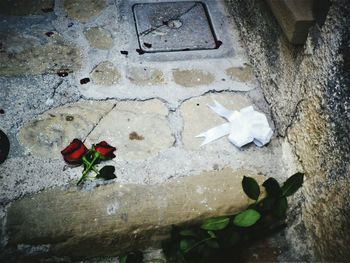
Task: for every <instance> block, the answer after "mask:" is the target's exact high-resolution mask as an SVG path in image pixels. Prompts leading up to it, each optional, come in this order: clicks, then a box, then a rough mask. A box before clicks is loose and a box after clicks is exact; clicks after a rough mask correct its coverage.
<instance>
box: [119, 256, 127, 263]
mask: <svg viewBox="0 0 350 263" xmlns="http://www.w3.org/2000/svg"><path fill="white" fill-rule="evenodd" d="M127 258H128V256H127V255H123V256H119V257H118V261H119V263H126V259H127Z"/></svg>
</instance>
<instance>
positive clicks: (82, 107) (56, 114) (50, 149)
mask: <svg viewBox="0 0 350 263" xmlns="http://www.w3.org/2000/svg"><path fill="white" fill-rule="evenodd" d="M113 106H114V104H113V103H112V102H98V101H97V102H92V101H87V102H78V103H75V104H71V105H65V106H62V107H58V108H56V109H52V110H49V111H46V112H45V113H43V114H41V115H39V116H37V117H36V118H34V119H33V120H31V121H29V122H28V123H26V124H25V125H24V126H23V127H22V128H21V129H20V131H19V133H18V135H17V138H18V140H19V142H20V143H21V144H22V145H23V146H24V147H25V148H26V150H27V151H29V152H31V153H32V154H34V155H39V156H43V157H49V158H58V157H60V155H61V154H60V151H61V150H62V149H64V147H66V146H67V145H68V144H69V142H70V141H72V140H73V139H74V138H78V139H81V140H83V139H84V138H85V137H86V136H87V135H88V134H89V132H90V131H91V130H92V129H93V128H94V126H95V125H96V124H97V123H98V122H99V120H100V119H101V118H102V117H103V116H104V115H105V114H106V113H108V112H109V111H110V110H111V109H112V108H113Z"/></svg>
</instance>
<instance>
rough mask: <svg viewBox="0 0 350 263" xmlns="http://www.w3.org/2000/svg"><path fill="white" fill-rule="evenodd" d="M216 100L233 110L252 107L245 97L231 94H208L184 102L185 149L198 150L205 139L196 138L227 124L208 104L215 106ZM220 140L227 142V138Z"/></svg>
mask: <svg viewBox="0 0 350 263" xmlns="http://www.w3.org/2000/svg"><path fill="white" fill-rule="evenodd" d="M214 100H216V101H217V102H219V103H220V104H221V105H223V106H224V107H226V108H228V109H232V110H239V109H241V108H243V107H246V106H249V105H251V101H250V100H249V99H247V98H246V97H245V96H242V95H239V94H230V93H220V94H208V95H205V96H202V97H198V98H193V99H190V100H188V101H186V102H184V103H183V104H182V105H181V108H180V114H181V116H182V118H183V122H184V128H183V132H182V141H183V143H184V146H185V148H187V149H192V150H198V149H199V146H200V145H201V143H202V142H203V138H196V137H195V136H196V135H198V134H200V133H202V132H205V131H207V130H209V129H211V128H213V127H215V126H218V125H220V124H223V123H225V122H226V120H224V119H223V118H221V117H220V116H219V115H217V114H216V113H214V112H213V111H212V110H211V109H210V108H209V107H208V104H209V105H214ZM220 140H227V138H226V137H223V138H221V139H220Z"/></svg>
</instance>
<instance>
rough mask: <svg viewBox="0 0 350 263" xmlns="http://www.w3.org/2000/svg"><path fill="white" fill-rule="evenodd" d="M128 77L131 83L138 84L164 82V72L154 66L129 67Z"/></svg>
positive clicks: (158, 83)
mask: <svg viewBox="0 0 350 263" xmlns="http://www.w3.org/2000/svg"><path fill="white" fill-rule="evenodd" d="M127 78H128V79H129V80H130V81H131V83H133V84H135V85H138V86H144V85H160V84H163V83H164V77H163V72H162V71H160V70H159V69H153V68H139V67H132V68H129V69H128V72H127Z"/></svg>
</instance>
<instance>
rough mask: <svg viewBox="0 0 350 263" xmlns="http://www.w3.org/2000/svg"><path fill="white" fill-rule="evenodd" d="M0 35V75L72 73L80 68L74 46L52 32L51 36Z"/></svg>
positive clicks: (43, 33)
mask: <svg viewBox="0 0 350 263" xmlns="http://www.w3.org/2000/svg"><path fill="white" fill-rule="evenodd" d="M39 31H40V32H36V33H38V34H40V33H41V36H35V34H33V35H34V36H30V35H28V34H19V33H16V32H15V33H10V32H0V39H1V43H2V45H1V47H0V50H1V52H0V75H9V76H12V75H24V74H44V73H57V72H58V71H60V70H64V71H66V72H74V71H76V70H78V69H79V68H80V67H81V52H80V50H79V48H78V47H76V46H75V45H73V44H72V43H69V42H67V41H65V40H64V39H63V38H62V37H61V36H60V35H58V34H57V33H56V32H53V35H52V36H51V37H47V36H45V32H46V31H45V30H44V29H41V30H39Z"/></svg>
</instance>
